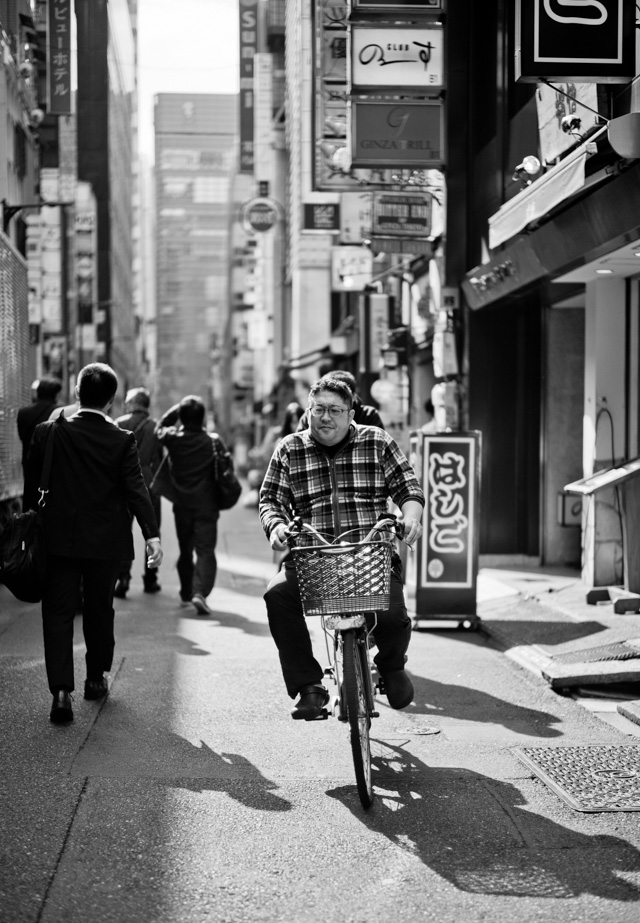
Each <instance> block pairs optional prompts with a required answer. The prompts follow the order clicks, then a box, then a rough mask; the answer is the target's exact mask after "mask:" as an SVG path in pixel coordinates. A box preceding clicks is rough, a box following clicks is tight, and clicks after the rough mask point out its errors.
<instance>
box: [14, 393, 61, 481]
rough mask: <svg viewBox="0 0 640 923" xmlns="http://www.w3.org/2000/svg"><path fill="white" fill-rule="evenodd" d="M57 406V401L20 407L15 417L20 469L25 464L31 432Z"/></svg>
mask: <svg viewBox="0 0 640 923" xmlns="http://www.w3.org/2000/svg"><path fill="white" fill-rule="evenodd" d="M56 406H57V401H36V402H35V403H34V404H29V405H28V406H27V407H21V408H20V410H19V411H18V416H17V417H16V423H17V424H18V436H19V437H20V441H21V442H22V467H23V468H24V466H25V465H26V463H27V454H28V452H29V446H30V444H31V437H32V436H33V431H34V429H35V428H36V426H37V425H38V423H43V422H44V421H45V420H48V419H49V415H50V413H51V411H52V410H53V409H54V408H55V407H56Z"/></svg>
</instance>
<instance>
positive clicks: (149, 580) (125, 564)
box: [118, 490, 162, 588]
mask: <svg viewBox="0 0 640 923" xmlns="http://www.w3.org/2000/svg"><path fill="white" fill-rule="evenodd" d="M149 497H150V498H151V505H152V506H153V512H154V513H155V514H156V520H157V522H158V529H159V528H160V515H161V512H162V497H161V496H160V495H159V494H156V493H154V492H153V491H152V490H150V491H149ZM131 525H132V526H133V516H132V517H131ZM154 537H155V536H154ZM157 538H160V536H159V535H158V536H157ZM132 564H133V561H127V560H125V561H121V563H120V573H119V574H118V580H119V581H121V582H122V583H124V584H125V585H126V587H127V588H128V587H129V584H130V583H131V565H132ZM142 580H143V582H144V585H145V586H150V585H152V584H154V583H157V581H158V569H157V567H154V568H151V567H149V566H148V565H147V556H146V554H145V556H144V572H143V575H142Z"/></svg>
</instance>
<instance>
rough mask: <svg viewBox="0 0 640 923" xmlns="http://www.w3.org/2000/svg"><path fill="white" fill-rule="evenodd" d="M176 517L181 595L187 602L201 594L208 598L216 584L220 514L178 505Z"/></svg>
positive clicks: (175, 512)
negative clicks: (194, 557) (216, 551)
mask: <svg viewBox="0 0 640 923" xmlns="http://www.w3.org/2000/svg"><path fill="white" fill-rule="evenodd" d="M173 515H174V518H175V522H176V535H177V537H178V544H179V546H180V557H179V558H178V564H177V567H178V577H179V579H180V596H181V598H182V599H185V600H187V599H191V597H192V596H193V595H194V594H196V593H198V594H199V595H200V596H204V598H205V599H206V598H207V596H208V595H209V593H210V592H211V590H212V589H213V585H214V583H215V582H216V571H217V566H218V565H217V561H216V555H215V548H216V542H217V540H218V518H217V515H216V514H215V513H210V512H208V513H207V512H202V511H200V510H190V509H184V508H183V507H178V506H174V507H173ZM194 554H195V556H196V560H195V565H194V562H193V556H194Z"/></svg>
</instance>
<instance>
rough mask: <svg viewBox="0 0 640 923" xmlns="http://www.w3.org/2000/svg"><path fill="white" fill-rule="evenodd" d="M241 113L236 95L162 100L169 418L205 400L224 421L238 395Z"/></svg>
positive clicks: (160, 237) (162, 290)
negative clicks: (191, 400) (173, 409)
mask: <svg viewBox="0 0 640 923" xmlns="http://www.w3.org/2000/svg"><path fill="white" fill-rule="evenodd" d="M237 112H238V101H237V96H235V95H213V94H194V93H161V94H159V95H158V96H157V97H156V101H155V164H156V166H155V169H156V266H157V269H156V279H157V285H156V304H157V350H158V355H157V394H156V403H157V407H158V410H159V411H162V410H164V409H166V408H168V407H170V406H172V405H173V404H175V403H176V402H177V401H179V400H180V398H182V397H184V395H185V394H199V395H200V396H201V397H202V398H203V400H204V401H205V403H206V405H207V408H208V410H209V411H211V412H214V413H215V411H216V409H218V408H219V407H220V404H221V403H223V402H224V403H226V402H228V400H229V396H230V393H231V390H230V389H231V384H230V382H229V381H228V380H225V379H228V375H227V374H226V373H225V372H224V371H223V370H224V369H226V368H227V366H226V363H225V362H224V361H223V359H224V356H225V350H226V348H227V347H228V338H229V336H230V334H229V331H230V310H231V306H230V275H231V269H230V265H231V264H230V247H231V234H230V228H231V222H232V217H233V214H232V212H233V203H232V198H233V186H232V179H233V175H234V172H235V165H236V155H237Z"/></svg>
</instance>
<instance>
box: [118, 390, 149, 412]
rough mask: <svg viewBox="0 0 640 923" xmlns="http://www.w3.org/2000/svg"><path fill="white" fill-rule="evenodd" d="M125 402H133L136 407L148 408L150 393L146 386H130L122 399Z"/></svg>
mask: <svg viewBox="0 0 640 923" xmlns="http://www.w3.org/2000/svg"><path fill="white" fill-rule="evenodd" d="M124 402H125V404H135V406H136V407H143V408H144V409H145V410H148V409H149V406H150V405H151V395H150V394H149V392H148V391H147V389H146V388H131V389H130V390H129V391H127V394H126V396H125V399H124Z"/></svg>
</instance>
